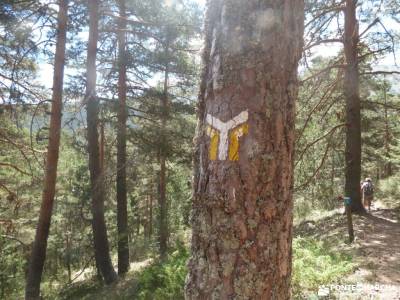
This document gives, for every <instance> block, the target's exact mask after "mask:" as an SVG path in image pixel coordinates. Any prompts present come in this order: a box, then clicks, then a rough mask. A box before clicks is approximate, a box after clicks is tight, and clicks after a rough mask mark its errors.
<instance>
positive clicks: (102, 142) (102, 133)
mask: <svg viewBox="0 0 400 300" xmlns="http://www.w3.org/2000/svg"><path fill="white" fill-rule="evenodd" d="M104 154H105V136H104V123H103V122H100V154H99V155H100V169H101V172H104V171H105V169H104Z"/></svg>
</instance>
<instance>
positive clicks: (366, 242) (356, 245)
mask: <svg viewBox="0 0 400 300" xmlns="http://www.w3.org/2000/svg"><path fill="white" fill-rule="evenodd" d="M353 226H354V235H355V240H354V242H353V243H352V244H349V243H348V242H346V240H347V239H348V235H347V226H346V217H345V215H344V214H343V212H342V211H336V213H334V214H332V215H331V216H328V217H324V218H322V219H319V220H315V221H304V222H302V223H301V224H299V225H298V226H296V227H295V236H304V237H309V238H313V239H319V240H323V241H324V242H326V243H328V244H329V245H330V246H331V247H332V248H333V249H334V251H337V252H340V253H348V254H350V255H351V257H352V262H353V263H354V264H355V266H356V267H355V269H354V272H353V273H351V274H349V275H348V276H345V277H344V278H342V279H341V280H340V284H339V285H338V284H337V283H332V284H333V285H332V286H330V285H325V286H323V287H322V288H321V289H322V290H321V291H320V293H319V294H322V295H323V294H325V295H326V299H335V298H340V299H385V300H386V299H387V300H391V299H396V300H399V299H400V207H397V208H387V207H386V206H385V205H384V204H383V203H381V202H376V203H374V206H373V207H372V209H371V212H370V213H368V214H365V215H353ZM328 286H329V287H328ZM323 290H325V291H323ZM318 298H322V297H318Z"/></svg>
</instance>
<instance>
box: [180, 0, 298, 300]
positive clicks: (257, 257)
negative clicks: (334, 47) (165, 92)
mask: <svg viewBox="0 0 400 300" xmlns="http://www.w3.org/2000/svg"><path fill="white" fill-rule="evenodd" d="M303 22H304V3H303V1H302V0H290V1H289V0H283V1H277V0H264V1H258V0H248V1H236V0H222V1H217V0H215V1H208V12H207V17H206V28H205V31H206V45H205V50H204V53H203V63H204V64H205V69H204V72H203V78H202V84H201V87H200V95H199V107H198V127H197V136H196V139H195V143H196V146H195V154H194V167H195V170H194V181H193V189H194V194H193V206H192V208H193V209H192V228H193V229H192V230H193V231H192V248H191V253H192V256H191V259H190V261H189V274H188V278H187V280H186V287H185V294H186V299H279V300H282V299H290V295H291V293H290V279H291V257H292V251H291V242H292V219H293V200H292V193H293V158H294V156H293V154H294V117H295V100H296V97H297V91H298V83H297V66H298V60H299V59H300V56H301V51H302V37H303Z"/></svg>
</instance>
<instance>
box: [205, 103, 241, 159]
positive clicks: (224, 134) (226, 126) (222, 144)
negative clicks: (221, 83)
mask: <svg viewBox="0 0 400 300" xmlns="http://www.w3.org/2000/svg"><path fill="white" fill-rule="evenodd" d="M248 119H249V113H248V111H247V110H246V111H242V112H241V113H240V114H238V115H237V116H236V117H234V118H233V119H231V120H229V121H227V122H222V121H221V120H220V119H218V118H215V117H213V116H212V115H210V114H207V119H206V120H207V123H208V124H209V125H210V126H211V127H212V128H214V129H216V130H218V131H219V145H218V159H219V160H226V159H227V157H228V148H229V131H230V130H231V129H234V128H236V127H238V126H239V125H241V124H243V123H245V122H247V120H248Z"/></svg>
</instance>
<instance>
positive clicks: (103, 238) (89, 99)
mask: <svg viewBox="0 0 400 300" xmlns="http://www.w3.org/2000/svg"><path fill="white" fill-rule="evenodd" d="M88 6H89V42H88V50H87V66H86V68H87V69H86V96H85V102H86V103H87V104H86V105H87V136H88V152H89V170H90V186H91V197H92V214H93V219H92V227H93V241H94V251H95V258H96V263H97V265H98V268H99V269H100V271H101V274H102V276H103V278H104V281H105V282H106V283H107V284H109V283H112V282H114V281H115V280H116V279H117V274H116V273H115V270H114V268H113V265H112V263H111V258H110V253H109V246H108V238H107V228H106V222H105V219H104V192H105V191H104V178H103V170H102V168H101V162H100V150H99V148H100V147H99V132H98V125H99V116H98V114H99V102H98V99H97V97H96V55H97V40H98V21H99V12H98V10H99V2H98V0H91V1H89V2H88Z"/></svg>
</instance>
